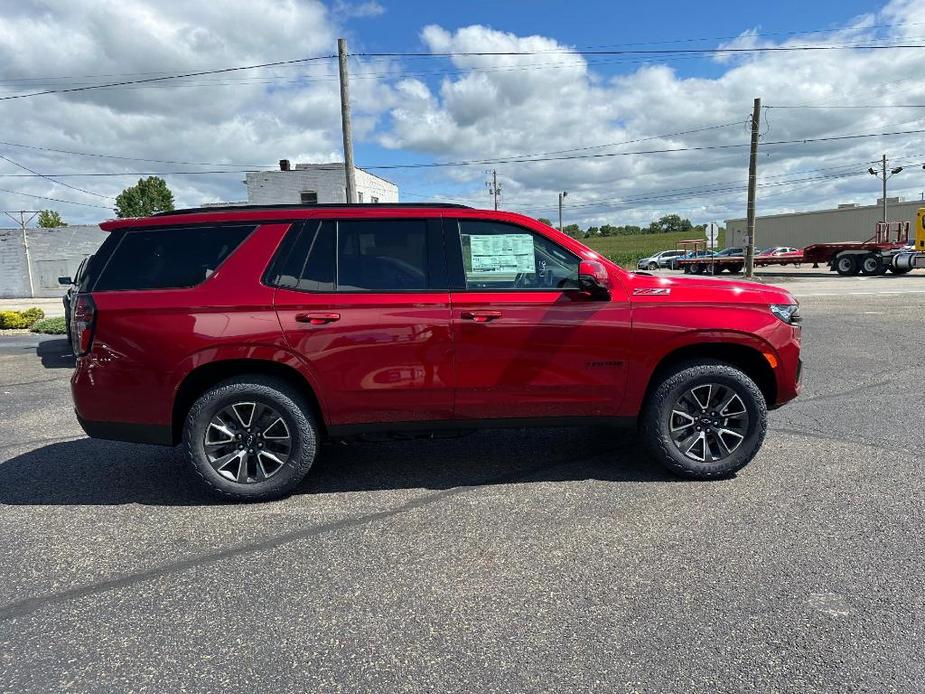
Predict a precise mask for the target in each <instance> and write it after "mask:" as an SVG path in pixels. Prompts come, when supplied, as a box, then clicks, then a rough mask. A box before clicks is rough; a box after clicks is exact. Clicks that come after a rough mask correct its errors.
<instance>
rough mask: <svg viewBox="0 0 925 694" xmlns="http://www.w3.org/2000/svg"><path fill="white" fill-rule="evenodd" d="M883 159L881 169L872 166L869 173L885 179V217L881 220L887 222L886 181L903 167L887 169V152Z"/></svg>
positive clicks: (882, 200) (883, 215)
mask: <svg viewBox="0 0 925 694" xmlns="http://www.w3.org/2000/svg"><path fill="white" fill-rule="evenodd" d="M881 161H882V164H881V168H880V169H875V168H874V167H870V168H869V169H867V173H869V174H870V175H871V176H876V177H877V178H879V179H880V180H881V181H883V198H882V199H881V201H880V202H881V204H882V205H883V214H882V217H883V219H882V220H881V221H882V222H883V223H884V224H886V182H887V181H888V180H890V179H891V178H892V177H893V176H895V175H896V174H898V173H899V172H900V171H902V170H903V167H901V166H894V167H893V168H892V169H887V168H886V155H885V154H884V155H883V159H882V160H881ZM922 168H923V169H925V166H923V167H922Z"/></svg>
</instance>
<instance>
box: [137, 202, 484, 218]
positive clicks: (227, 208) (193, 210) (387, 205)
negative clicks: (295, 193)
mask: <svg viewBox="0 0 925 694" xmlns="http://www.w3.org/2000/svg"><path fill="white" fill-rule="evenodd" d="M358 207H362V208H365V209H371V210H375V209H380V208H384V209H403V208H418V207H423V208H438V209H439V208H445V207H452V208H462V209H467V210H471V209H472V208H471V206H469V205H460V204H458V203H453V202H370V203H353V204H349V203H343V202H340V203H319V204H315V205H295V204H292V205H289V204H284V205H221V206H215V207H186V208H183V209H181V210H171V211H169V212H155V213H154V214H152V215H151V216H152V217H167V216H171V215H175V214H197V213H203V212H205V213H208V212H247V211H251V210H313V209H316V208H320V209H326V210H330V209H345V208H349V209H355V208H358Z"/></svg>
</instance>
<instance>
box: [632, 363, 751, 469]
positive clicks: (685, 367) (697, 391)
mask: <svg viewBox="0 0 925 694" xmlns="http://www.w3.org/2000/svg"><path fill="white" fill-rule="evenodd" d="M640 431H641V433H642V436H643V439H644V442H645V444H646V445H647V446H648V448H649V450H650V452H651V453H652V455H653V456H654V457H655V458H656V460H658V462H660V463H661V464H662V465H664V466H665V467H667V468H668V469H669V470H671V471H673V472H675V473H677V474H678V475H681V476H683V477H691V478H695V479H715V478H718V477H725V476H728V475H731V474H733V473H734V472H736V471H737V470H740V469H742V468H743V467H744V466H745V465H747V464H748V463H749V462H750V461H751V460H752V458H754V457H755V454H756V453H757V452H758V449H759V448H760V447H761V444H762V442H763V441H764V436H765V432H766V431H767V405H766V403H765V400H764V396H763V395H762V393H761V390H760V389H759V388H758V386H757V385H756V384H755V382H754V381H753V380H752V379H750V378H749V377H748V376H747V375H746V374H745V373H743V372H742V371H740V370H739V369H736V368H735V367H732V366H729V365H728V364H724V363H722V362H717V361H704V362H698V363H693V362H688V363H685V364H681V365H679V366H678V367H677V368H676V369H674V370H673V371H672V372H670V373H668V374H665V375H664V376H663V377H662V378H661V380H660V381H659V383H658V384H657V385H656V386H655V389H654V390H653V391H652V393H651V395H650V397H649V400H648V402H647V403H646V408H645V411H644V413H643V415H642V417H641V420H640Z"/></svg>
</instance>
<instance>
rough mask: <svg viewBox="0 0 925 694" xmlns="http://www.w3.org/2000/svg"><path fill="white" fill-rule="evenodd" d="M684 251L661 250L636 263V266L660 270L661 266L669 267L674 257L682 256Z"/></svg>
mask: <svg viewBox="0 0 925 694" xmlns="http://www.w3.org/2000/svg"><path fill="white" fill-rule="evenodd" d="M684 253H685V251H659V252H658V253H654V254H652V255H650V256H649V257H648V258H643V259H642V260H640V261H639V262H638V263H636V267H637V268H639V269H640V270H658V269H659V268H660V267H668V263H669V262H671V259H672V258H677V257H679V256H682V255H684Z"/></svg>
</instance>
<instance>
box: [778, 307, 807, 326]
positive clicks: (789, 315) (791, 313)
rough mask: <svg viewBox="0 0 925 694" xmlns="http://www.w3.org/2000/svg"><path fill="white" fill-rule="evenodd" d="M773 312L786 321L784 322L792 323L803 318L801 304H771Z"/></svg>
mask: <svg viewBox="0 0 925 694" xmlns="http://www.w3.org/2000/svg"><path fill="white" fill-rule="evenodd" d="M771 313H773V314H774V315H775V316H777V317H778V318H780V319H781V320H782V321H784V323H790V324H791V325H795V324H797V323H799V322H800V321H801V320H803V319H802V318H801V317H800V305H799V304H771Z"/></svg>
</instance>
